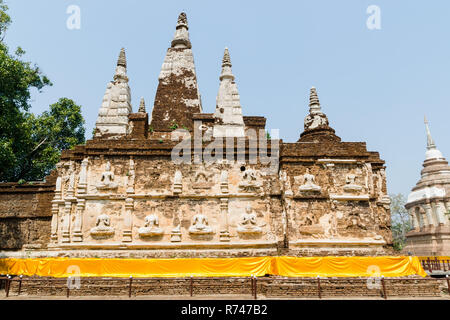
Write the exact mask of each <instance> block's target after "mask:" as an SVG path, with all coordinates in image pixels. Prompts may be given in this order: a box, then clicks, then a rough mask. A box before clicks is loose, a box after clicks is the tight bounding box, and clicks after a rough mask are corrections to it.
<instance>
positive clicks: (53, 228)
mask: <svg viewBox="0 0 450 320" xmlns="http://www.w3.org/2000/svg"><path fill="white" fill-rule="evenodd" d="M58 213H59V204H58V203H57V202H55V201H53V203H52V224H51V237H50V239H51V242H52V243H56V242H58Z"/></svg>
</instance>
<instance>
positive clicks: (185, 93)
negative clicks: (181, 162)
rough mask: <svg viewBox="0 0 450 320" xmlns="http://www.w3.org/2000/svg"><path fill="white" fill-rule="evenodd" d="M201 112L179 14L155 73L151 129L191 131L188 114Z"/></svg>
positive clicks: (185, 28)
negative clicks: (156, 83)
mask: <svg viewBox="0 0 450 320" xmlns="http://www.w3.org/2000/svg"><path fill="white" fill-rule="evenodd" d="M201 112H202V108H201V101H200V95H199V92H198V85H197V76H196V72H195V65H194V56H193V54H192V49H191V42H190V40H189V33H188V24H187V18H186V14H185V13H184V12H182V13H181V14H180V15H179V17H178V22H177V26H176V30H175V36H174V38H173V40H172V42H171V47H170V48H169V49H168V50H167V53H166V57H165V58H164V62H163V65H162V68H161V72H160V74H159V84H158V89H157V90H156V96H155V103H154V108H153V111H152V122H151V127H152V128H153V129H154V131H157V132H171V131H172V130H173V129H171V127H173V125H174V124H176V125H177V126H178V127H179V128H182V127H186V128H188V129H189V130H192V128H193V121H192V115H193V114H194V113H201Z"/></svg>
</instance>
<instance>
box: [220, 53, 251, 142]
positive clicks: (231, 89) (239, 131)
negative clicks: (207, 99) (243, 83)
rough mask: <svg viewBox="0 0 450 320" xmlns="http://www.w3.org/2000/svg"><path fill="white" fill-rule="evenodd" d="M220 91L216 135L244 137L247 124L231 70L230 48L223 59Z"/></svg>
mask: <svg viewBox="0 0 450 320" xmlns="http://www.w3.org/2000/svg"><path fill="white" fill-rule="evenodd" d="M219 79H220V85H219V92H218V93H217V99H216V111H215V112H214V119H215V124H214V130H213V136H214V137H244V136H245V130H244V128H245V126H244V118H243V116H242V107H241V101H240V97H239V92H238V89H237V85H236V83H235V82H234V75H233V72H232V71H231V59H230V53H229V51H228V48H225V51H224V54H223V59H222V72H221V74H220V77H219Z"/></svg>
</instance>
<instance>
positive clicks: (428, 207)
mask: <svg viewBox="0 0 450 320" xmlns="http://www.w3.org/2000/svg"><path fill="white" fill-rule="evenodd" d="M423 209H424V210H425V217H426V221H425V226H426V227H432V226H433V225H434V224H433V217H432V216H431V214H432V209H431V205H430V204H429V203H426V204H424V205H423Z"/></svg>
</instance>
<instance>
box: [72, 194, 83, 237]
mask: <svg viewBox="0 0 450 320" xmlns="http://www.w3.org/2000/svg"><path fill="white" fill-rule="evenodd" d="M85 207H86V200H84V199H78V202H77V206H76V209H75V221H74V223H73V232H72V241H73V242H82V241H83V234H82V232H81V229H82V226H83V213H84V208H85Z"/></svg>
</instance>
